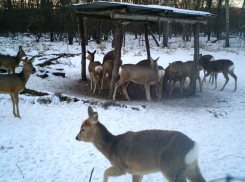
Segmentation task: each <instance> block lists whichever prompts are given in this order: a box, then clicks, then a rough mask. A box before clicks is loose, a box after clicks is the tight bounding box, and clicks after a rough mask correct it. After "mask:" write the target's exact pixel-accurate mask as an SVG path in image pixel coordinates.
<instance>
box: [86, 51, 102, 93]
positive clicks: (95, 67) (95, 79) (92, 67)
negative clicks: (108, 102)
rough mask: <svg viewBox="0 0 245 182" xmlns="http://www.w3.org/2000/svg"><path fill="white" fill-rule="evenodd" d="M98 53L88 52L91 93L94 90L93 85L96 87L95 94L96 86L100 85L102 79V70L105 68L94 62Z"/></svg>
mask: <svg viewBox="0 0 245 182" xmlns="http://www.w3.org/2000/svg"><path fill="white" fill-rule="evenodd" d="M95 53H96V50H95V51H94V52H93V53H91V52H89V51H88V54H89V55H88V56H87V58H86V59H88V60H89V61H90V63H89V66H88V71H89V74H90V85H91V86H90V91H91V92H92V90H93V85H94V91H93V94H94V93H95V90H96V86H97V84H98V85H99V84H100V79H101V78H102V70H103V67H102V65H101V63H100V62H99V61H94V55H95ZM98 88H99V94H100V85H99V87H98Z"/></svg>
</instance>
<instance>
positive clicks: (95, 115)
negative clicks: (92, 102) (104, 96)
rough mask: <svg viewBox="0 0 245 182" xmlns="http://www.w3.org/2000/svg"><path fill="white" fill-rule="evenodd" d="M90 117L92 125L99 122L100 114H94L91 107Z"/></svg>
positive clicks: (89, 110) (89, 108)
mask: <svg viewBox="0 0 245 182" xmlns="http://www.w3.org/2000/svg"><path fill="white" fill-rule="evenodd" d="M88 115H89V120H90V122H91V123H92V124H95V123H97V122H98V113H97V112H94V111H93V108H92V107H91V106H89V107H88Z"/></svg>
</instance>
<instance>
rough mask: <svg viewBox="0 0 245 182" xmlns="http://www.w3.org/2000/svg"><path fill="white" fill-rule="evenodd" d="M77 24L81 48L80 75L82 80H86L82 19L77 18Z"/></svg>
mask: <svg viewBox="0 0 245 182" xmlns="http://www.w3.org/2000/svg"><path fill="white" fill-rule="evenodd" d="M78 22H79V31H80V37H81V48H82V60H81V65H82V68H81V75H82V80H87V77H86V45H85V38H84V24H83V17H78Z"/></svg>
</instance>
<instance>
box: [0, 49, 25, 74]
mask: <svg viewBox="0 0 245 182" xmlns="http://www.w3.org/2000/svg"><path fill="white" fill-rule="evenodd" d="M25 56H26V54H25V52H24V51H23V50H22V47H21V46H19V52H18V54H17V56H6V55H0V68H1V69H6V70H8V74H10V71H12V73H15V68H17V66H19V64H20V62H21V59H22V57H25Z"/></svg>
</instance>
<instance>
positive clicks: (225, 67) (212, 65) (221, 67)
mask: <svg viewBox="0 0 245 182" xmlns="http://www.w3.org/2000/svg"><path fill="white" fill-rule="evenodd" d="M200 64H201V66H202V67H204V66H205V69H206V70H207V73H206V74H205V76H204V78H205V77H207V76H209V75H210V74H215V89H216V88H217V76H218V73H221V72H222V73H223V75H224V77H225V79H226V81H225V84H224V86H223V87H222V88H221V90H220V91H223V90H224V88H225V86H226V84H227V83H228V81H229V77H228V74H229V75H231V76H232V77H233V78H234V80H235V89H234V91H236V89H237V76H236V75H235V74H234V70H235V65H234V63H233V62H232V61H231V60H229V59H219V60H216V61H211V62H208V63H207V64H206V65H205V64H204V63H203V62H200ZM202 83H203V80H202Z"/></svg>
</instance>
